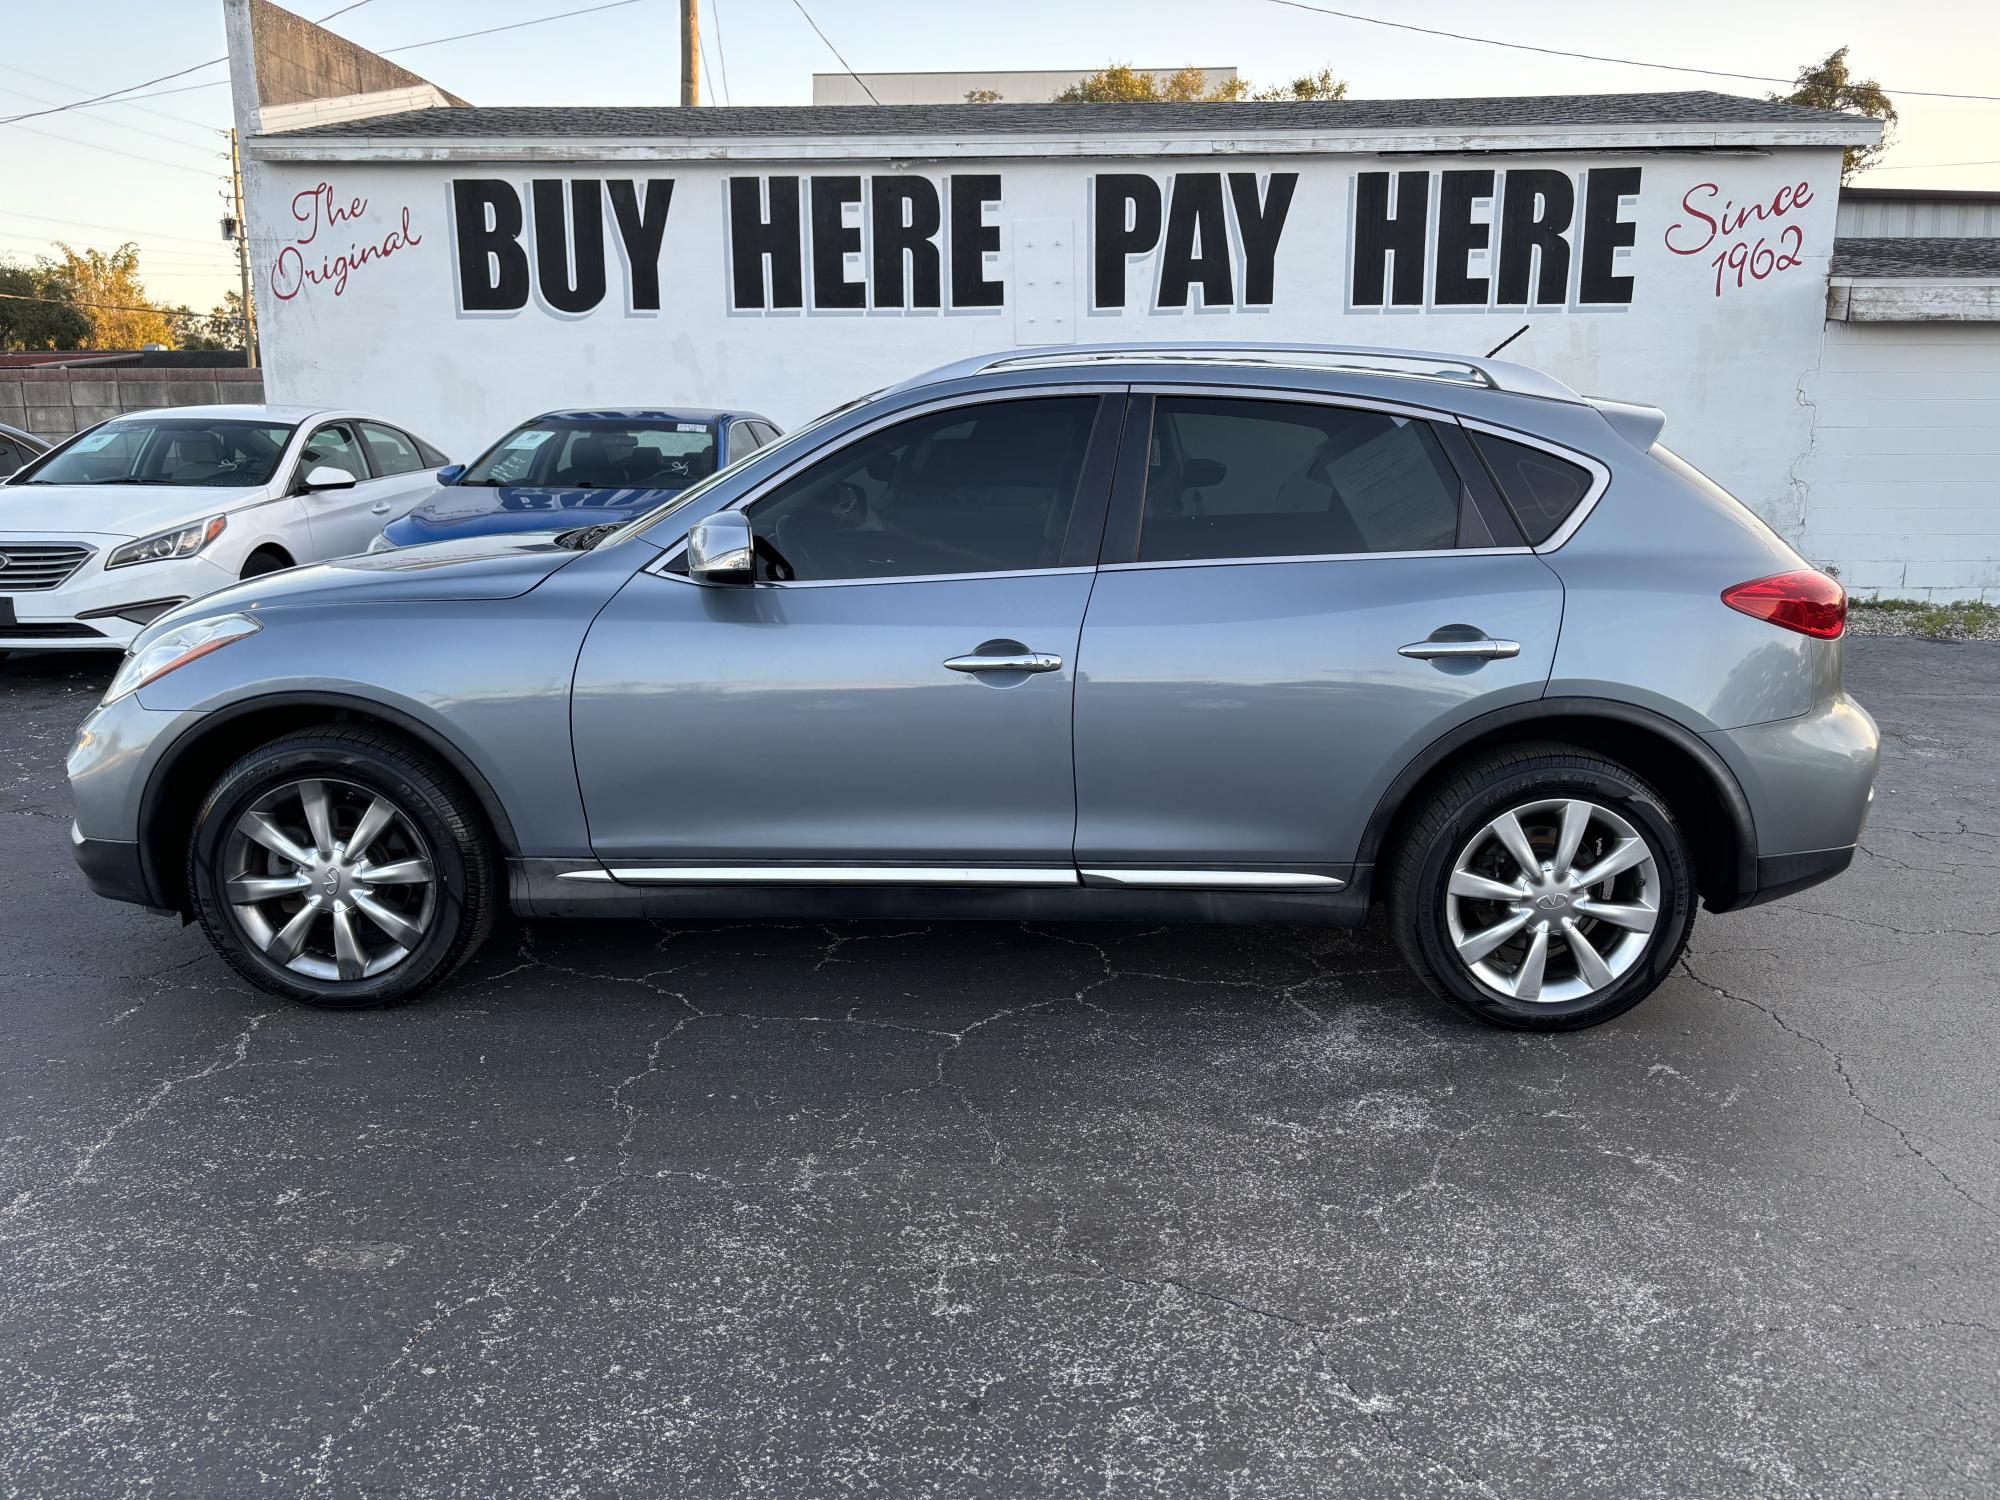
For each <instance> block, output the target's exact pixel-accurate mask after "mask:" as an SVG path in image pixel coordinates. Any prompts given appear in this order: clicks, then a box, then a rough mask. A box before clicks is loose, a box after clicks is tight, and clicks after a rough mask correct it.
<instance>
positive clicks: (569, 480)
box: [459, 417, 715, 490]
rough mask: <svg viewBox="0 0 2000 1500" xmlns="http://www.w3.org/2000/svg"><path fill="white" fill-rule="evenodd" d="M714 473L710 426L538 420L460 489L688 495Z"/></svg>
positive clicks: (498, 448)
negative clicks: (685, 491)
mask: <svg viewBox="0 0 2000 1500" xmlns="http://www.w3.org/2000/svg"><path fill="white" fill-rule="evenodd" d="M714 472H715V430H714V429H713V428H712V427H710V426H709V425H708V424H707V423H705V422H674V421H663V420H653V421H634V422H607V421H604V420H601V419H596V420H591V421H587V422H586V421H569V420H566V419H563V418H559V417H555V418H541V419H538V420H536V421H533V422H530V423H528V424H527V425H526V426H524V427H520V428H517V429H515V430H514V431H513V432H510V433H509V434H507V436H506V437H504V438H502V439H501V440H500V441H499V442H498V443H496V444H495V445H494V446H493V447H492V448H491V449H489V450H488V451H487V452H486V454H485V455H484V456H483V457H481V458H480V459H479V460H478V461H477V462H476V463H474V464H473V465H472V467H471V468H469V469H467V470H466V471H465V477H464V478H463V479H461V480H460V481H459V483H460V484H470V485H523V486H531V487H536V488H549V489H584V490H600V489H663V490H679V489H686V488H687V487H688V486H689V485H691V484H694V483H695V482H697V481H698V480H702V479H706V478H707V477H708V476H709V475H711V474H713V473H714Z"/></svg>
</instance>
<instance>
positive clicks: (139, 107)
mask: <svg viewBox="0 0 2000 1500" xmlns="http://www.w3.org/2000/svg"><path fill="white" fill-rule="evenodd" d="M0 73H16V74H19V75H20V76H21V77H23V78H32V79H35V80H36V81H37V82H40V83H52V84H54V85H55V86H56V87H57V88H59V89H68V90H70V91H71V92H72V93H79V94H80V93H82V92H83V89H82V87H81V86H80V85H78V84H74V83H67V82H65V81H64V80H62V79H60V78H51V77H50V76H49V75H48V74H46V73H35V72H31V71H29V70H28V69H27V68H18V67H16V66H14V64H12V63H0ZM8 92H9V93H15V94H19V95H20V96H21V97H22V98H23V99H32V100H33V101H34V102H35V103H37V104H58V103H60V102H61V101H60V100H57V99H43V98H41V97H39V96H38V95H35V94H30V93H27V92H25V91H24V90H21V89H10V90H8ZM113 102H114V103H115V104H123V103H125V102H126V101H125V100H123V99H119V100H115V101H113ZM131 107H132V108H133V109H134V110H136V111H138V112H139V113H140V114H142V115H153V116H155V117H156V118H158V119H162V120H172V121H173V122H174V123H175V124H177V125H185V126H187V127H188V128H189V129H190V130H199V131H200V132H202V134H204V135H214V134H215V133H216V130H215V127H214V126H213V125H204V124H202V123H201V121H199V120H191V119H189V118H188V117H187V116H186V115H177V114H172V113H169V112H168V111H167V110H164V109H148V108H146V106H145V105H143V104H134V105H132V106H131Z"/></svg>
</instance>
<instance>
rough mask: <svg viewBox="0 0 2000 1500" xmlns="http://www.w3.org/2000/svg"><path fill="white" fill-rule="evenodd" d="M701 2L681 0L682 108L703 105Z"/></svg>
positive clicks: (698, 0)
mask: <svg viewBox="0 0 2000 1500" xmlns="http://www.w3.org/2000/svg"><path fill="white" fill-rule="evenodd" d="M700 5H701V0H681V107H682V108H683V109H693V108H694V107H695V106H696V105H697V104H699V103H701V16H700V14H699V11H700Z"/></svg>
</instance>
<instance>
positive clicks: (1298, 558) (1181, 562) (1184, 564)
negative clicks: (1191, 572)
mask: <svg viewBox="0 0 2000 1500" xmlns="http://www.w3.org/2000/svg"><path fill="white" fill-rule="evenodd" d="M1534 550H1535V549H1534V548H1532V547H1437V548H1432V549H1430V550H1428V551H1423V552H1313V553H1285V554H1282V555H1280V556H1277V557H1188V558H1163V559H1161V560H1160V561H1159V562H1122V563H1104V564H1102V565H1101V566H1100V567H1099V568H1098V571H1099V572H1100V573H1146V572H1151V571H1152V570H1153V569H1155V568H1248V567H1257V566H1261V565H1263V564H1265V563H1328V562H1408V561H1409V560H1410V559H1412V558H1417V557H1530V556H1533V554H1534Z"/></svg>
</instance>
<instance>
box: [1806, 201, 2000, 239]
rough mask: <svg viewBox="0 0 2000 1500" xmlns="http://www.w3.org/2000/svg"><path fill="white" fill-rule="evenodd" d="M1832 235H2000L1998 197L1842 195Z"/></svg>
mask: <svg viewBox="0 0 2000 1500" xmlns="http://www.w3.org/2000/svg"><path fill="white" fill-rule="evenodd" d="M1836 225H1837V227H1836V229H1835V231H1834V232H1835V233H1836V234H1838V235H1839V236H1840V237H1841V238H1843V239H1906V238H1936V239H1959V238H1967V239H1979V238H1986V237H1989V236H1995V235H2000V196H1995V197H1992V198H1917V197H1911V198H1896V199H1887V200H1884V199H1879V198H1856V197H1853V196H1851V195H1843V196H1842V198H1841V200H1840V217H1839V218H1838V220H1837V221H1836Z"/></svg>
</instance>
